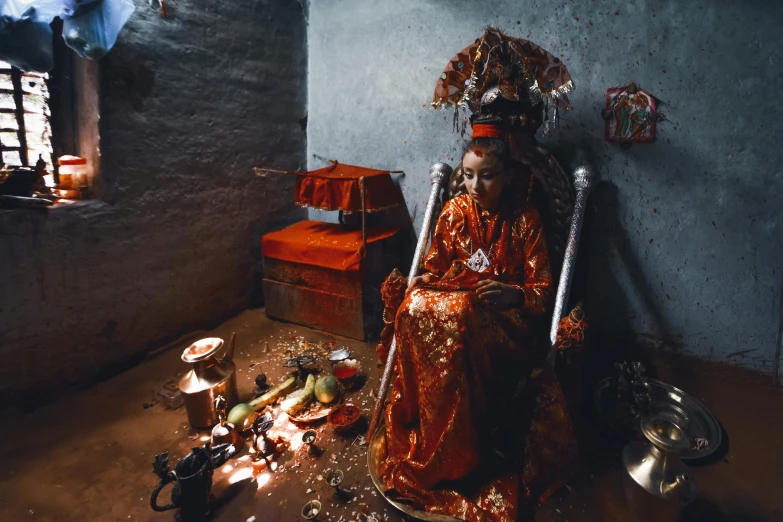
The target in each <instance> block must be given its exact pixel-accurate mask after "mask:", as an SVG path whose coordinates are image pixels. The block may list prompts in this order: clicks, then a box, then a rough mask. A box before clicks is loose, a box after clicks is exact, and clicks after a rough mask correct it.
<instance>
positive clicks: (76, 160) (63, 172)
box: [57, 156, 89, 189]
mask: <svg viewBox="0 0 783 522" xmlns="http://www.w3.org/2000/svg"><path fill="white" fill-rule="evenodd" d="M57 162H58V163H59V164H60V171H59V173H60V188H63V189H78V188H80V187H86V186H87V185H89V176H88V172H87V160H86V159H84V158H80V157H78V156H60V157H59V158H58V160H57Z"/></svg>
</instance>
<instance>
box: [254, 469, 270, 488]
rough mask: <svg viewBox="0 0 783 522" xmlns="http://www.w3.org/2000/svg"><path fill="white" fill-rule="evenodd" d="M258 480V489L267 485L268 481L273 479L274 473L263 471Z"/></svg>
mask: <svg viewBox="0 0 783 522" xmlns="http://www.w3.org/2000/svg"><path fill="white" fill-rule="evenodd" d="M256 480H257V481H258V489H261V488H262V487H264V486H266V484H267V482H269V481H270V480H272V475H270V474H269V473H262V474H261V475H259V476H258V478H257V479H256Z"/></svg>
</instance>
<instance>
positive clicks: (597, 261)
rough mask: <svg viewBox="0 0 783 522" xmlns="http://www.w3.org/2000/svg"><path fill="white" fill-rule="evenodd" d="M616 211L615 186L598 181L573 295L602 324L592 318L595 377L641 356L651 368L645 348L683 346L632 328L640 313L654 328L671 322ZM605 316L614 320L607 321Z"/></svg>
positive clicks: (672, 338)
mask: <svg viewBox="0 0 783 522" xmlns="http://www.w3.org/2000/svg"><path fill="white" fill-rule="evenodd" d="M591 209H592V210H591ZM595 209H600V211H596V210H595ZM618 209H619V201H618V188H617V186H616V185H615V184H614V183H612V182H610V181H605V182H602V183H600V184H599V185H598V186H597V187H596V188H595V190H594V192H593V193H592V194H591V196H590V203H589V205H588V212H587V215H586V217H585V224H584V233H583V238H584V239H583V240H582V242H581V245H580V248H581V251H580V254H581V255H580V257H581V262H577V272H576V275H575V279H574V290H575V292H574V293H576V294H577V295H580V296H584V300H585V310H586V312H587V313H588V318H590V317H596V318H597V316H599V315H600V316H601V318H602V323H603V324H600V323H598V322H597V321H592V322H591V330H592V335H591V338H592V345H593V348H594V349H593V353H595V354H596V357H595V358H593V360H592V364H591V365H590V366H592V367H593V368H592V371H591V373H594V377H595V379H593V380H597V379H599V378H601V377H604V376H606V375H611V374H613V373H614V370H613V367H612V363H614V362H615V361H621V360H641V361H642V363H643V364H645V365H646V366H647V367H648V368H651V367H652V362H651V359H650V358H649V356H648V355H646V353H647V350H646V348H651V347H654V348H658V349H660V348H664V349H669V350H672V351H674V352H680V351H681V349H682V342H681V340H680V339H678V338H677V337H675V336H669V335H668V334H666V333H664V337H662V338H653V337H651V336H644V335H638V334H636V333H635V332H634V330H633V325H632V322H631V320H632V319H633V318H634V316H635V314H639V313H644V314H645V315H646V316H647V317H648V318H650V320H651V322H652V329H653V331H656V332H669V324H668V323H667V321H666V318H665V317H664V315H663V314H662V313H661V311H660V309H659V307H658V305H657V303H656V301H655V300H654V299H653V297H652V295H651V292H650V291H649V282H648V280H647V277H646V274H645V272H644V271H643V270H642V268H641V267H640V265H639V262H638V260H637V257H636V254H635V253H634V249H633V246H632V244H631V241H630V239H629V237H628V233H627V231H626V229H625V227H624V226H623V224H622V219H621V216H620V215H619V211H618ZM615 255H616V256H618V258H619V259H618V261H619V264H621V266H622V267H623V269H624V271H625V274H626V275H627V277H625V281H620V280H619V278H618V276H617V274H616V273H615V271H613V269H612V268H613V265H612V264H611V263H609V260H610V258H611V256H615ZM615 266H616V265H615ZM627 282H630V283H631V285H632V286H631V288H627ZM629 290H630V291H631V292H632V293H633V294H635V295H638V296H640V298H641V303H640V304H641V305H642V306H643V310H639V309H638V304H635V303H632V302H631V301H630V298H629ZM599 309H601V311H598V310H599ZM607 317H610V318H611V320H610V321H607V319H606V318H607ZM607 323H609V324H607ZM649 345H652V346H649Z"/></svg>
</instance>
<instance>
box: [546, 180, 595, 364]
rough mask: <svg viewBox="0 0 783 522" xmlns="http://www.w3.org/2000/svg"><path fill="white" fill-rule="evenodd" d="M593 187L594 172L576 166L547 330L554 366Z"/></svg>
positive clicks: (550, 359)
mask: <svg viewBox="0 0 783 522" xmlns="http://www.w3.org/2000/svg"><path fill="white" fill-rule="evenodd" d="M594 187H595V174H594V173H593V170H592V169H591V168H590V167H588V166H587V165H582V166H580V167H577V169H576V170H575V171H574V189H575V190H576V201H575V202H574V212H573V213H572V214H571V228H570V229H569V231H568V242H567V243H566V249H565V256H564V257H563V270H562V272H560V283H559V284H558V285H557V297H556V298H555V311H554V314H553V315H552V328H551V329H550V330H549V341H550V343H551V348H550V350H549V356H548V357H547V361H549V363H550V364H552V365H553V366H554V364H555V357H556V355H557V354H556V353H555V352H556V346H555V344H556V342H557V328H558V326H559V325H560V319H561V318H562V317H563V309H564V308H565V306H566V304H568V294H569V293H570V291H571V279H572V278H573V276H574V266H575V263H576V251H577V249H578V248H579V236H581V234H582V223H583V222H584V219H585V209H586V206H587V196H589V195H590V192H591V191H592V190H593V188H594Z"/></svg>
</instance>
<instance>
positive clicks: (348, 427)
mask: <svg viewBox="0 0 783 522" xmlns="http://www.w3.org/2000/svg"><path fill="white" fill-rule="evenodd" d="M327 420H328V421H329V424H331V425H332V426H334V430H335V431H336V432H338V433H350V432H352V431H354V430H356V429H358V428H359V427H360V426H361V424H362V422H363V421H364V419H363V418H362V409H361V408H359V407H358V406H356V405H355V404H352V403H350V402H346V403H345V404H340V405H339V406H336V407H335V408H334V409H332V411H330V412H329V416H328V418H327Z"/></svg>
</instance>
